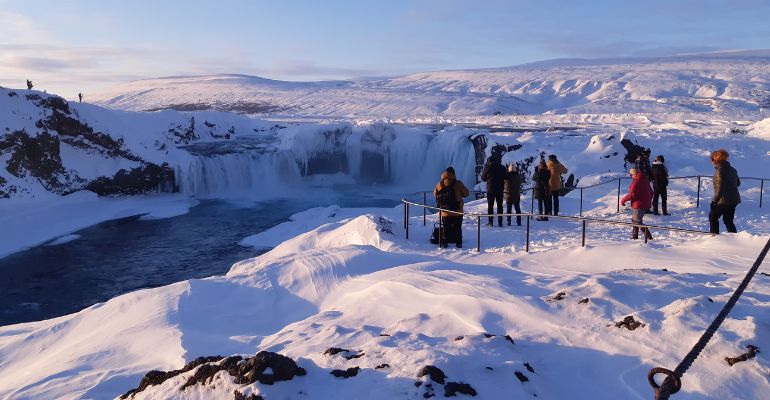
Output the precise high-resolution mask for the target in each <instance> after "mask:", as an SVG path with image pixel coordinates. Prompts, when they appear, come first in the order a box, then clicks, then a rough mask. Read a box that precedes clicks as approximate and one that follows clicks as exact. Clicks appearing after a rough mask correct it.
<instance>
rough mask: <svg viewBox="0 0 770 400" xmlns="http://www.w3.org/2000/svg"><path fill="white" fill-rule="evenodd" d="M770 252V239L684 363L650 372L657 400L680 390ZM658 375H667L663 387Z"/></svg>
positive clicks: (649, 375) (661, 399) (648, 376)
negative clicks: (694, 363) (670, 368)
mask: <svg viewBox="0 0 770 400" xmlns="http://www.w3.org/2000/svg"><path fill="white" fill-rule="evenodd" d="M769 250H770V239H767V243H765V247H764V248H763V249H762V252H761V253H759V256H757V259H756V261H754V265H753V266H752V267H751V269H750V270H749V272H747V273H746V276H745V277H744V278H743V282H741V284H740V285H738V288H737V289H735V292H734V293H733V295H732V296H730V300H728V301H727V303H725V306H724V307H723V308H722V311H720V312H719V315H717V317H716V318H715V319H714V321H713V322H712V323H711V325H709V327H708V328H706V331H705V332H703V336H701V337H700V339H699V340H698V342H697V343H695V346H693V348H692V349H691V350H690V352H689V353H687V355H686V356H685V357H684V359H683V360H682V362H680V363H679V365H677V367H676V369H674V370H673V371H671V370H668V369H665V368H660V367H658V368H653V369H651V370H650V372H649V373H648V374H647V380H648V381H649V382H650V385H651V386H652V388H653V390H654V391H655V399H656V400H668V398H669V396H670V395H672V394H674V393H676V392H678V391H679V389H680V388H681V387H682V382H681V378H682V376H683V375H684V373H685V372H687V370H688V369H689V368H690V366H692V363H693V362H695V359H697V358H698V355H700V353H701V351H703V349H704V348H705V347H706V345H707V344H708V342H709V340H711V337H712V336H714V333H716V331H717V329H719V326H720V325H722V322H724V320H725V318H727V315H728V314H730V311H731V310H732V309H733V306H735V303H736V302H738V299H739V298H740V297H741V295H742V294H743V291H744V290H746V287H747V286H748V285H749V283H750V282H751V279H752V278H753V277H754V274H756V272H757V269H759V266H760V265H761V264H762V261H764V259H765V256H767V252H768V251H769ZM657 374H664V375H666V378H665V379H664V380H663V384H661V385H658V384H657V383H656V382H655V375H657Z"/></svg>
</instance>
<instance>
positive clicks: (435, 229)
mask: <svg viewBox="0 0 770 400" xmlns="http://www.w3.org/2000/svg"><path fill="white" fill-rule="evenodd" d="M440 236H441V226H440V224H439V223H438V222H436V223H435V224H433V233H432V234H431V235H430V242H431V243H433V244H438V239H439V237H440Z"/></svg>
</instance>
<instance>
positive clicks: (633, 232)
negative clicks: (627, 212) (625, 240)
mask: <svg viewBox="0 0 770 400" xmlns="http://www.w3.org/2000/svg"><path fill="white" fill-rule="evenodd" d="M631 239H639V227H638V226H635V227H633V228H631Z"/></svg>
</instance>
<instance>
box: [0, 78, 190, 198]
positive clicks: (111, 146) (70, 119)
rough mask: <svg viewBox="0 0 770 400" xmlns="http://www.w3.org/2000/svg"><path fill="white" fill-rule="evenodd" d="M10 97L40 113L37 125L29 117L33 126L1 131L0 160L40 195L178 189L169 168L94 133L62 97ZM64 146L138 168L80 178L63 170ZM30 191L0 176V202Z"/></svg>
mask: <svg viewBox="0 0 770 400" xmlns="http://www.w3.org/2000/svg"><path fill="white" fill-rule="evenodd" d="M11 93H14V95H13V96H11V97H17V98H19V100H17V101H22V102H23V101H25V100H26V102H28V103H32V104H33V105H34V106H35V107H36V108H37V109H38V110H39V111H40V114H39V119H38V120H37V121H34V120H32V117H29V118H30V119H31V120H32V121H34V123H32V121H31V123H30V124H29V125H28V129H17V130H13V131H10V130H9V128H5V130H6V132H5V133H4V134H0V158H4V159H6V160H7V162H6V165H5V169H6V170H7V173H8V175H6V176H13V177H16V178H19V180H20V181H23V182H27V183H29V182H38V183H39V184H40V185H41V186H42V187H43V188H44V189H45V190H47V191H49V192H52V193H56V194H60V195H65V194H69V193H72V192H75V191H78V190H83V189H87V190H92V191H94V192H96V193H97V194H98V195H101V196H104V195H112V194H142V193H148V192H153V191H176V190H177V188H176V186H175V183H174V182H175V179H174V170H173V169H172V168H171V167H169V166H168V165H167V164H162V165H158V164H155V163H152V162H148V161H146V160H143V159H142V158H141V157H139V156H138V155H136V154H134V153H132V152H131V151H130V150H129V149H128V148H127V147H126V145H125V143H124V141H123V139H122V138H114V137H112V136H110V135H109V134H107V133H104V132H99V131H96V130H94V128H93V127H91V126H89V125H88V124H87V123H85V122H83V121H82V120H81V119H80V116H79V115H78V114H77V112H76V111H74V110H72V109H71V108H70V106H69V103H68V102H67V101H66V100H64V99H62V98H61V97H57V96H49V95H41V94H37V93H30V94H27V95H24V96H23V97H22V96H19V95H18V94H15V92H11ZM9 96H10V93H9ZM14 114H15V112H14ZM32 126H34V128H32ZM63 143H64V144H67V145H69V146H71V147H72V148H74V149H76V150H78V151H82V152H83V153H84V154H90V155H100V156H102V157H104V158H105V159H107V160H109V159H112V160H115V159H124V160H127V161H129V162H132V163H134V164H138V166H137V167H135V168H133V169H131V170H125V169H121V170H119V171H117V172H116V173H115V174H114V175H112V176H102V177H98V178H96V179H85V178H83V177H81V176H79V175H78V171H74V170H68V169H66V168H65V166H64V165H63V163H62V158H61V157H62V155H61V154H62V153H61V148H62V144H63ZM29 190H30V189H29V185H27V186H23V185H19V184H13V183H12V182H9V180H8V179H6V178H2V177H0V198H8V197H12V196H16V195H22V194H25V193H28V192H29Z"/></svg>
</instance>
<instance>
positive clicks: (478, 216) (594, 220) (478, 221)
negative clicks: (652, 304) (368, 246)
mask: <svg viewBox="0 0 770 400" xmlns="http://www.w3.org/2000/svg"><path fill="white" fill-rule="evenodd" d="M401 203H403V205H404V230H405V231H406V239H409V207H410V206H416V207H421V208H422V209H423V216H424V217H423V226H424V225H425V214H426V213H427V210H429V209H430V210H434V211H436V212H438V215H439V227H440V229H443V225H444V224H443V218H444V217H443V215H442V212H445V213H448V214H454V215H457V216H460V217H465V216H470V217H475V218H476V251H478V252H481V218H490V217H499V218H502V217H526V219H527V223H526V231H525V232H526V236H525V237H526V239H525V251H526V252H529V242H530V240H529V236H530V220H531V219H532V217H547V218H549V219H550V218H555V219H563V220H571V221H580V222H581V225H582V238H581V246H583V247H585V245H586V225H587V224H588V222H591V223H598V224H609V225H622V226H630V227H638V228H640V230H642V233H643V234H644V229H655V230H664V231H671V232H683V233H692V234H699V235H708V236H714V235H716V234H715V233H711V232H706V231H698V230H694V229H685V228H675V227H671V226H660V225H645V224H637V223H633V222H625V221H613V220H608V219H600V218H591V217H583V216H578V217H575V216H569V215H541V214H534V213H504V214H478V213H465V212H460V211H453V210H447V209H442V208H439V207H436V206H431V205H428V204H420V203H416V202H413V201H409V200H407V199H401ZM442 236H443V235H441V234H440V235H439V238H438V240H439V247H440V246H441V245H442V242H441V240H442V238H441V237H442ZM644 242H645V243H647V235H644Z"/></svg>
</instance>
